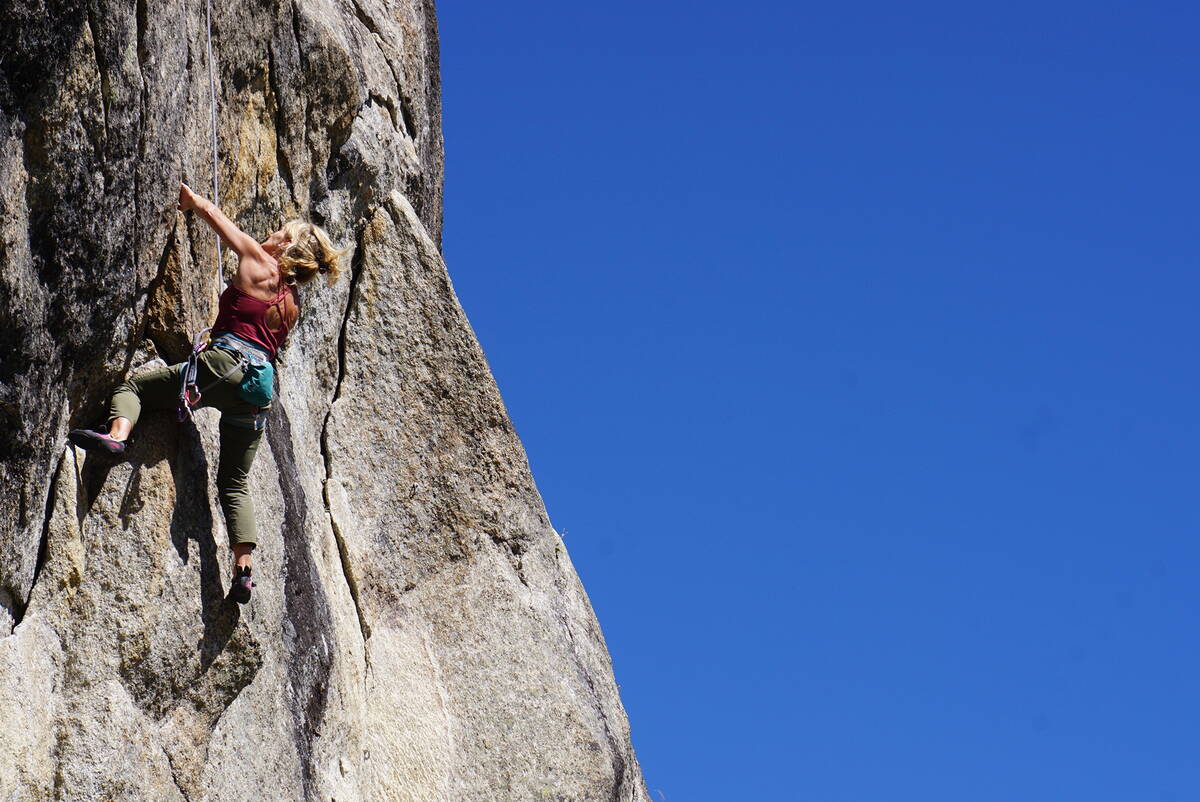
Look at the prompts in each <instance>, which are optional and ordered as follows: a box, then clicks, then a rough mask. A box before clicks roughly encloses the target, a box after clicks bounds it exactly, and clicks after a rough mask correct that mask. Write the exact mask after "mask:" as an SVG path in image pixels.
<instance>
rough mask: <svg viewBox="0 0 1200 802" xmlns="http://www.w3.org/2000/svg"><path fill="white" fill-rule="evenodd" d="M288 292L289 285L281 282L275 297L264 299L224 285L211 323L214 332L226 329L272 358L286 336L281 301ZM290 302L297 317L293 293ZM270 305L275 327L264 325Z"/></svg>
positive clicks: (285, 317)
mask: <svg viewBox="0 0 1200 802" xmlns="http://www.w3.org/2000/svg"><path fill="white" fill-rule="evenodd" d="M291 291H292V288H291V287H290V286H288V285H287V284H281V285H280V287H279V294H278V295H276V296H275V300H273V301H264V300H262V299H261V298H255V297H254V296H253V295H247V294H246V293H244V292H242V291H241V290H239V289H238V288H237V287H235V286H233V285H232V284H230V285H229V286H228V287H226V288H225V292H223V293H221V300H220V302H219V303H218V304H217V319H216V322H214V323H213V333H214V334H215V333H217V332H220V331H227V332H229V333H230V334H232V335H234V336H236V337H241V338H242V339H243V340H249V341H250V342H252V343H257V344H258V345H261V346H262V347H263V348H265V349H266V351H267V353H268V354H270V356H271V359H272V360H274V359H275V353H276V352H277V351H278V350H279V349H280V348H281V347H283V341H284V340H286V339H287V336H288V324H287V316H286V315H285V314H284V305H283V304H284V300H285V299H286V298H287V295H288V293H289V292H291ZM292 301H293V303H295V304H296V311H297V316H298V313H299V307H300V299H299V298H297V297H296V294H295V293H294V292H293V293H292ZM272 306H274V307H278V311H279V325H280V327H279V328H278V329H272V328H270V327H269V326H268V325H267V310H268V309H270V308H271V307H272Z"/></svg>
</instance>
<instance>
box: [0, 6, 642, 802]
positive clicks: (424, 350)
mask: <svg viewBox="0 0 1200 802" xmlns="http://www.w3.org/2000/svg"><path fill="white" fill-rule="evenodd" d="M0 18H2V19H4V20H5V23H6V24H5V25H4V26H3V27H2V28H0V456H2V457H3V462H2V464H0V483H2V488H3V494H4V499H5V503H4V504H3V505H0V799H5V800H8V799H15V800H26V799H71V800H76V799H89V800H90V799H154V800H178V799H186V800H202V799H247V800H249V799H256V800H258V799H280V800H295V799H324V800H328V799H336V800H353V799H372V800H375V799H378V800H384V799H389V800H390V799H399V800H403V799H412V800H493V799H505V800H507V799H512V800H540V799H554V800H559V799H563V800H566V799H569V800H642V799H645V798H646V795H645V790H644V785H643V781H642V778H641V774H640V769H639V767H638V764H637V760H636V758H635V756H634V754H633V751H632V747H631V745H630V740H629V729H628V723H627V721H626V717H625V713H624V710H623V709H622V706H621V703H620V699H619V697H618V694H617V690H616V686H615V684H614V681H613V675H612V668H611V664H610V661H609V658H608V654H607V651H606V649H605V645H604V641H603V638H602V636H601V634H600V631H599V627H598V626H597V623H596V620H595V617H594V615H593V613H592V610H591V607H590V605H589V604H588V601H587V597H586V595H585V594H584V591H583V588H582V587H581V586H580V583H579V580H578V578H577V577H576V575H575V572H574V569H573V568H572V566H571V563H570V560H569V558H568V556H567V553H566V550H565V548H564V545H563V542H562V540H561V539H560V538H559V537H558V535H557V534H556V533H555V531H554V530H553V528H552V527H551V526H550V523H549V520H548V519H547V516H546V513H545V509H544V507H543V504H542V502H541V499H540V497H539V496H538V492H537V489H536V487H535V485H534V482H533V479H532V477H531V476H530V472H529V467H528V464H527V461H526V458H525V454H524V451H523V449H522V447H521V444H520V442H519V440H518V439H517V436H516V433H515V432H514V430H513V427H512V424H511V422H510V420H509V418H508V415H507V413H506V412H505V409H504V405H503V402H502V400H501V398H500V396H499V393H498V392H497V389H496V385H495V383H494V381H493V379H492V377H491V374H490V372H489V370H488V366H487V363H486V361H485V359H484V357H483V354H482V352H481V350H480V348H479V345H478V343H477V342H476V340H475V338H474V335H473V334H472V332H471V328H470V326H469V324H468V322H467V320H466V318H465V316H464V315H463V312H462V309H461V308H460V306H459V304H458V301H457V299H456V297H455V295H454V290H453V288H452V286H451V284H450V280H449V277H448V275H447V272H446V268H445V266H444V264H443V263H442V259H441V256H440V248H439V240H440V231H441V184H442V146H441V131H440V110H439V104H440V99H439V86H438V55H437V47H438V44H437V25H436V19H435V16H434V9H433V3H432V0H386V1H385V0H294V1H293V2H280V1H279V0H258V1H255V2H231V1H230V0H215V2H214V7H213V21H212V42H213V52H214V55H215V67H216V73H217V96H218V130H219V151H220V167H219V172H218V178H219V180H220V185H221V202H222V206H223V207H224V209H225V210H226V211H227V212H228V213H229V214H230V216H231V217H233V218H234V219H235V220H237V221H238V222H239V223H240V224H241V225H242V227H243V228H245V229H247V230H248V231H250V232H251V233H254V234H259V233H265V232H266V231H269V230H271V229H272V228H274V227H276V226H277V225H278V223H279V222H281V221H282V220H284V219H287V218H290V217H303V218H307V219H312V220H313V221H314V222H317V223H320V224H322V225H324V226H325V227H326V228H327V229H328V230H329V231H330V233H331V234H332V235H333V236H334V238H335V240H337V241H338V242H339V244H341V245H343V246H344V247H349V248H351V249H352V250H351V254H350V255H349V256H348V259H349V262H350V265H351V268H352V269H351V270H350V271H348V272H349V275H348V277H347V278H348V280H343V281H342V282H341V284H340V285H339V286H336V287H334V288H327V287H325V286H324V285H321V286H317V283H315V282H314V284H312V285H308V286H306V287H305V288H304V289H303V294H302V305H303V308H304V315H303V317H302V319H301V322H300V324H299V326H298V328H297V329H296V331H295V332H294V333H293V335H292V341H291V343H290V345H289V347H288V348H287V349H286V350H285V351H284V352H283V355H282V356H281V359H280V362H279V391H280V394H279V399H278V401H277V403H276V404H275V406H274V409H273V410H272V414H271V419H270V423H269V427H268V437H267V442H266V444H265V445H266V447H264V448H263V449H261V450H260V452H259V456H258V459H257V462H256V464H255V466H254V470H253V475H252V483H253V488H254V492H255V497H256V502H257V504H258V513H259V524H260V530H261V535H260V537H261V539H260V546H259V549H258V552H257V553H256V569H255V572H256V580H257V581H258V583H259V586H258V588H257V590H256V591H255V598H254V600H253V602H252V603H251V604H250V605H249V606H247V607H245V608H238V607H237V606H236V605H233V604H230V603H228V602H226V601H225V600H224V593H225V588H226V582H227V577H228V574H229V571H230V566H229V556H228V552H227V550H226V547H225V538H226V535H225V530H224V522H223V519H222V517H221V513H220V509H219V507H218V506H217V503H216V498H215V490H214V480H215V469H216V465H215V462H216V453H217V447H216V446H217V439H216V433H217V413H215V412H213V411H205V412H201V413H199V414H198V416H197V421H196V422H195V424H190V423H189V424H183V425H180V424H177V423H175V421H174V418H173V415H171V414H167V413H155V414H150V415H147V416H146V417H145V418H144V419H143V422H142V423H141V424H139V426H138V429H137V430H136V431H135V439H134V441H133V442H132V445H131V446H130V449H129V456H128V459H127V460H125V461H122V462H117V463H113V462H110V461H105V460H103V459H101V458H96V457H92V456H85V454H84V453H83V452H79V451H76V450H74V449H72V448H69V447H67V446H66V445H65V440H64V437H65V434H66V431H67V430H68V429H69V428H73V427H77V426H88V425H94V424H98V423H100V422H101V421H102V419H103V415H104V409H105V407H106V404H107V399H108V396H109V394H110V392H111V390H112V389H113V387H114V386H115V385H116V384H117V383H119V382H120V381H121V380H122V378H123V377H124V376H126V375H127V374H129V373H131V372H133V371H137V370H139V369H141V368H142V367H144V366H146V365H148V364H161V362H160V360H165V361H168V362H173V361H178V360H179V359H181V358H182V357H183V356H184V354H185V352H186V349H187V343H188V340H189V338H190V336H191V334H192V333H193V332H194V331H196V330H197V329H199V328H201V327H203V326H204V325H207V323H208V321H209V320H210V318H211V316H212V314H213V312H214V311H215V292H214V282H213V270H214V268H213V264H214V238H213V236H212V234H211V233H210V232H209V231H208V230H207V229H206V228H205V227H204V225H203V224H202V223H200V222H199V221H197V220H194V219H191V218H189V217H185V216H184V215H181V214H179V213H178V212H176V211H175V208H174V205H175V197H176V188H177V184H178V182H179V181H180V180H181V179H182V180H185V181H187V182H188V183H190V184H192V185H193V186H194V187H195V188H196V190H197V191H200V192H203V193H205V194H208V193H209V191H210V187H211V169H212V168H211V162H210V140H209V113H210V112H209V83H208V71H207V68H208V65H207V61H206V55H205V50H206V47H205V45H206V26H205V8H204V4H203V2H195V0H190V1H189V2H181V0H163V2H156V3H149V2H147V0H136V2H126V3H115V2H109V1H108V0H91V1H90V2H83V0H0ZM227 257H228V254H227ZM233 267H234V265H233V263H232V261H230V260H228V259H227V263H226V264H225V265H224V269H225V270H226V271H227V272H228V271H230V270H232V269H233Z"/></svg>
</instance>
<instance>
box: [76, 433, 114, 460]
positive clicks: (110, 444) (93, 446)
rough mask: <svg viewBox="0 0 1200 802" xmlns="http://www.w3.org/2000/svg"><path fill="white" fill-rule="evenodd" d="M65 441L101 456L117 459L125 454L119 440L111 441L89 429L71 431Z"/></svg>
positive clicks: (109, 438) (103, 434)
mask: <svg viewBox="0 0 1200 802" xmlns="http://www.w3.org/2000/svg"><path fill="white" fill-rule="evenodd" d="M67 439H68V440H70V441H71V442H72V443H74V444H75V445H77V446H79V447H80V448H82V449H84V450H85V451H99V452H100V453H101V454H108V455H110V456H113V457H119V456H121V455H122V454H124V453H125V444H124V443H122V442H121V441H120V440H114V439H112V438H111V437H109V436H108V435H107V434H105V433H104V432H93V431H92V430H91V429H72V430H71V431H70V432H69V433H68V434H67Z"/></svg>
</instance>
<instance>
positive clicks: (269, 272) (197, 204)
mask: <svg viewBox="0 0 1200 802" xmlns="http://www.w3.org/2000/svg"><path fill="white" fill-rule="evenodd" d="M179 208H180V210H182V211H185V212H186V211H189V210H191V211H195V212H196V214H197V215H198V216H199V217H200V218H202V219H203V220H204V222H206V223H208V225H209V226H210V227H212V230H213V231H215V232H217V236H219V237H220V238H221V239H222V240H223V241H224V242H225V244H226V245H228V246H229V247H230V248H232V249H233V250H234V251H236V252H237V255H238V257H240V258H239V259H238V278H245V279H247V280H248V282H249V283H251V284H254V283H258V282H259V281H261V280H263V279H264V278H268V277H271V276H274V272H275V271H274V270H273V269H272V265H273V264H274V262H273V260H272V259H271V257H270V256H268V255H267V252H266V251H264V250H263V249H262V246H261V245H259V244H258V242H257V241H255V239H254V237H251V236H250V235H249V234H247V233H246V232H244V231H242V230H241V229H240V228H238V227H237V226H236V225H234V222H233V221H232V220H230V219H229V218H228V217H226V216H225V213H224V212H222V211H221V210H220V209H218V208H217V205H216V204H215V203H213V202H212V201H210V200H209V199H208V198H205V197H202V196H200V195H197V194H196V193H195V192H192V188H191V187H189V186H188V185H187V184H182V183H181V184H180V185H179ZM259 273H261V274H262V275H261V276H260V275H258V274H259ZM247 274H250V275H247Z"/></svg>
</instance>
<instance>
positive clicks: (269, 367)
mask: <svg viewBox="0 0 1200 802" xmlns="http://www.w3.org/2000/svg"><path fill="white" fill-rule="evenodd" d="M210 331H212V328H211V327H209V328H206V329H204V330H202V331H201V332H200V333H199V334H197V335H196V338H195V340H193V341H192V352H191V354H189V355H188V358H187V363H186V364H184V366H183V370H182V371H180V380H179V413H178V417H179V420H180V421H181V422H182V421H184V420H188V419H190V418H191V417H192V410H193V409H194V408H195V407H196V406H197V405H199V403H200V399H201V397H202V396H203V395H204V393H206V392H208V391H209V390H211V389H212V388H213V387H216V386H217V385H218V384H220V383H221V382H223V381H225V380H226V379H228V378H229V377H230V376H232V375H233V374H234V373H236V372H237V371H239V370H241V371H242V380H241V381H240V382H239V383H238V396H239V397H240V398H241V399H242V400H243V401H245V402H246V403H247V404H251V405H253V406H254V407H255V411H254V412H250V413H245V414H228V413H226V414H224V415H222V417H221V420H223V421H225V422H227V423H230V424H232V425H234V426H240V427H242V428H244V429H257V430H261V429H263V428H265V427H266V425H267V413H266V411H265V410H263V409H262V407H265V406H266V405H267V404H270V403H271V399H272V398H273V397H274V394H275V366H274V365H273V364H271V360H270V358H269V357H268V356H267V353H266V352H265V351H263V350H262V349H260V348H256V347H254V346H253V345H251V344H250V343H248V342H246V341H245V340H243V339H241V338H240V337H236V336H234V335H232V334H230V333H228V332H221V334H220V335H219V336H218V337H217V338H216V339H215V340H213V341H212V342H211V343H206V342H205V340H204V337H205V335H206V334H208V333H209V332H210ZM205 348H216V349H218V350H221V351H225V352H226V353H229V354H232V355H233V356H234V357H236V361H235V362H234V365H233V367H232V368H230V369H229V370H227V371H225V373H224V375H222V376H220V377H218V378H217V379H215V380H214V381H212V382H211V383H209V384H208V385H206V386H204V387H200V386H199V384H197V382H196V376H197V374H198V373H199V369H200V354H201V353H202V352H203V351H204V350H205Z"/></svg>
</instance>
